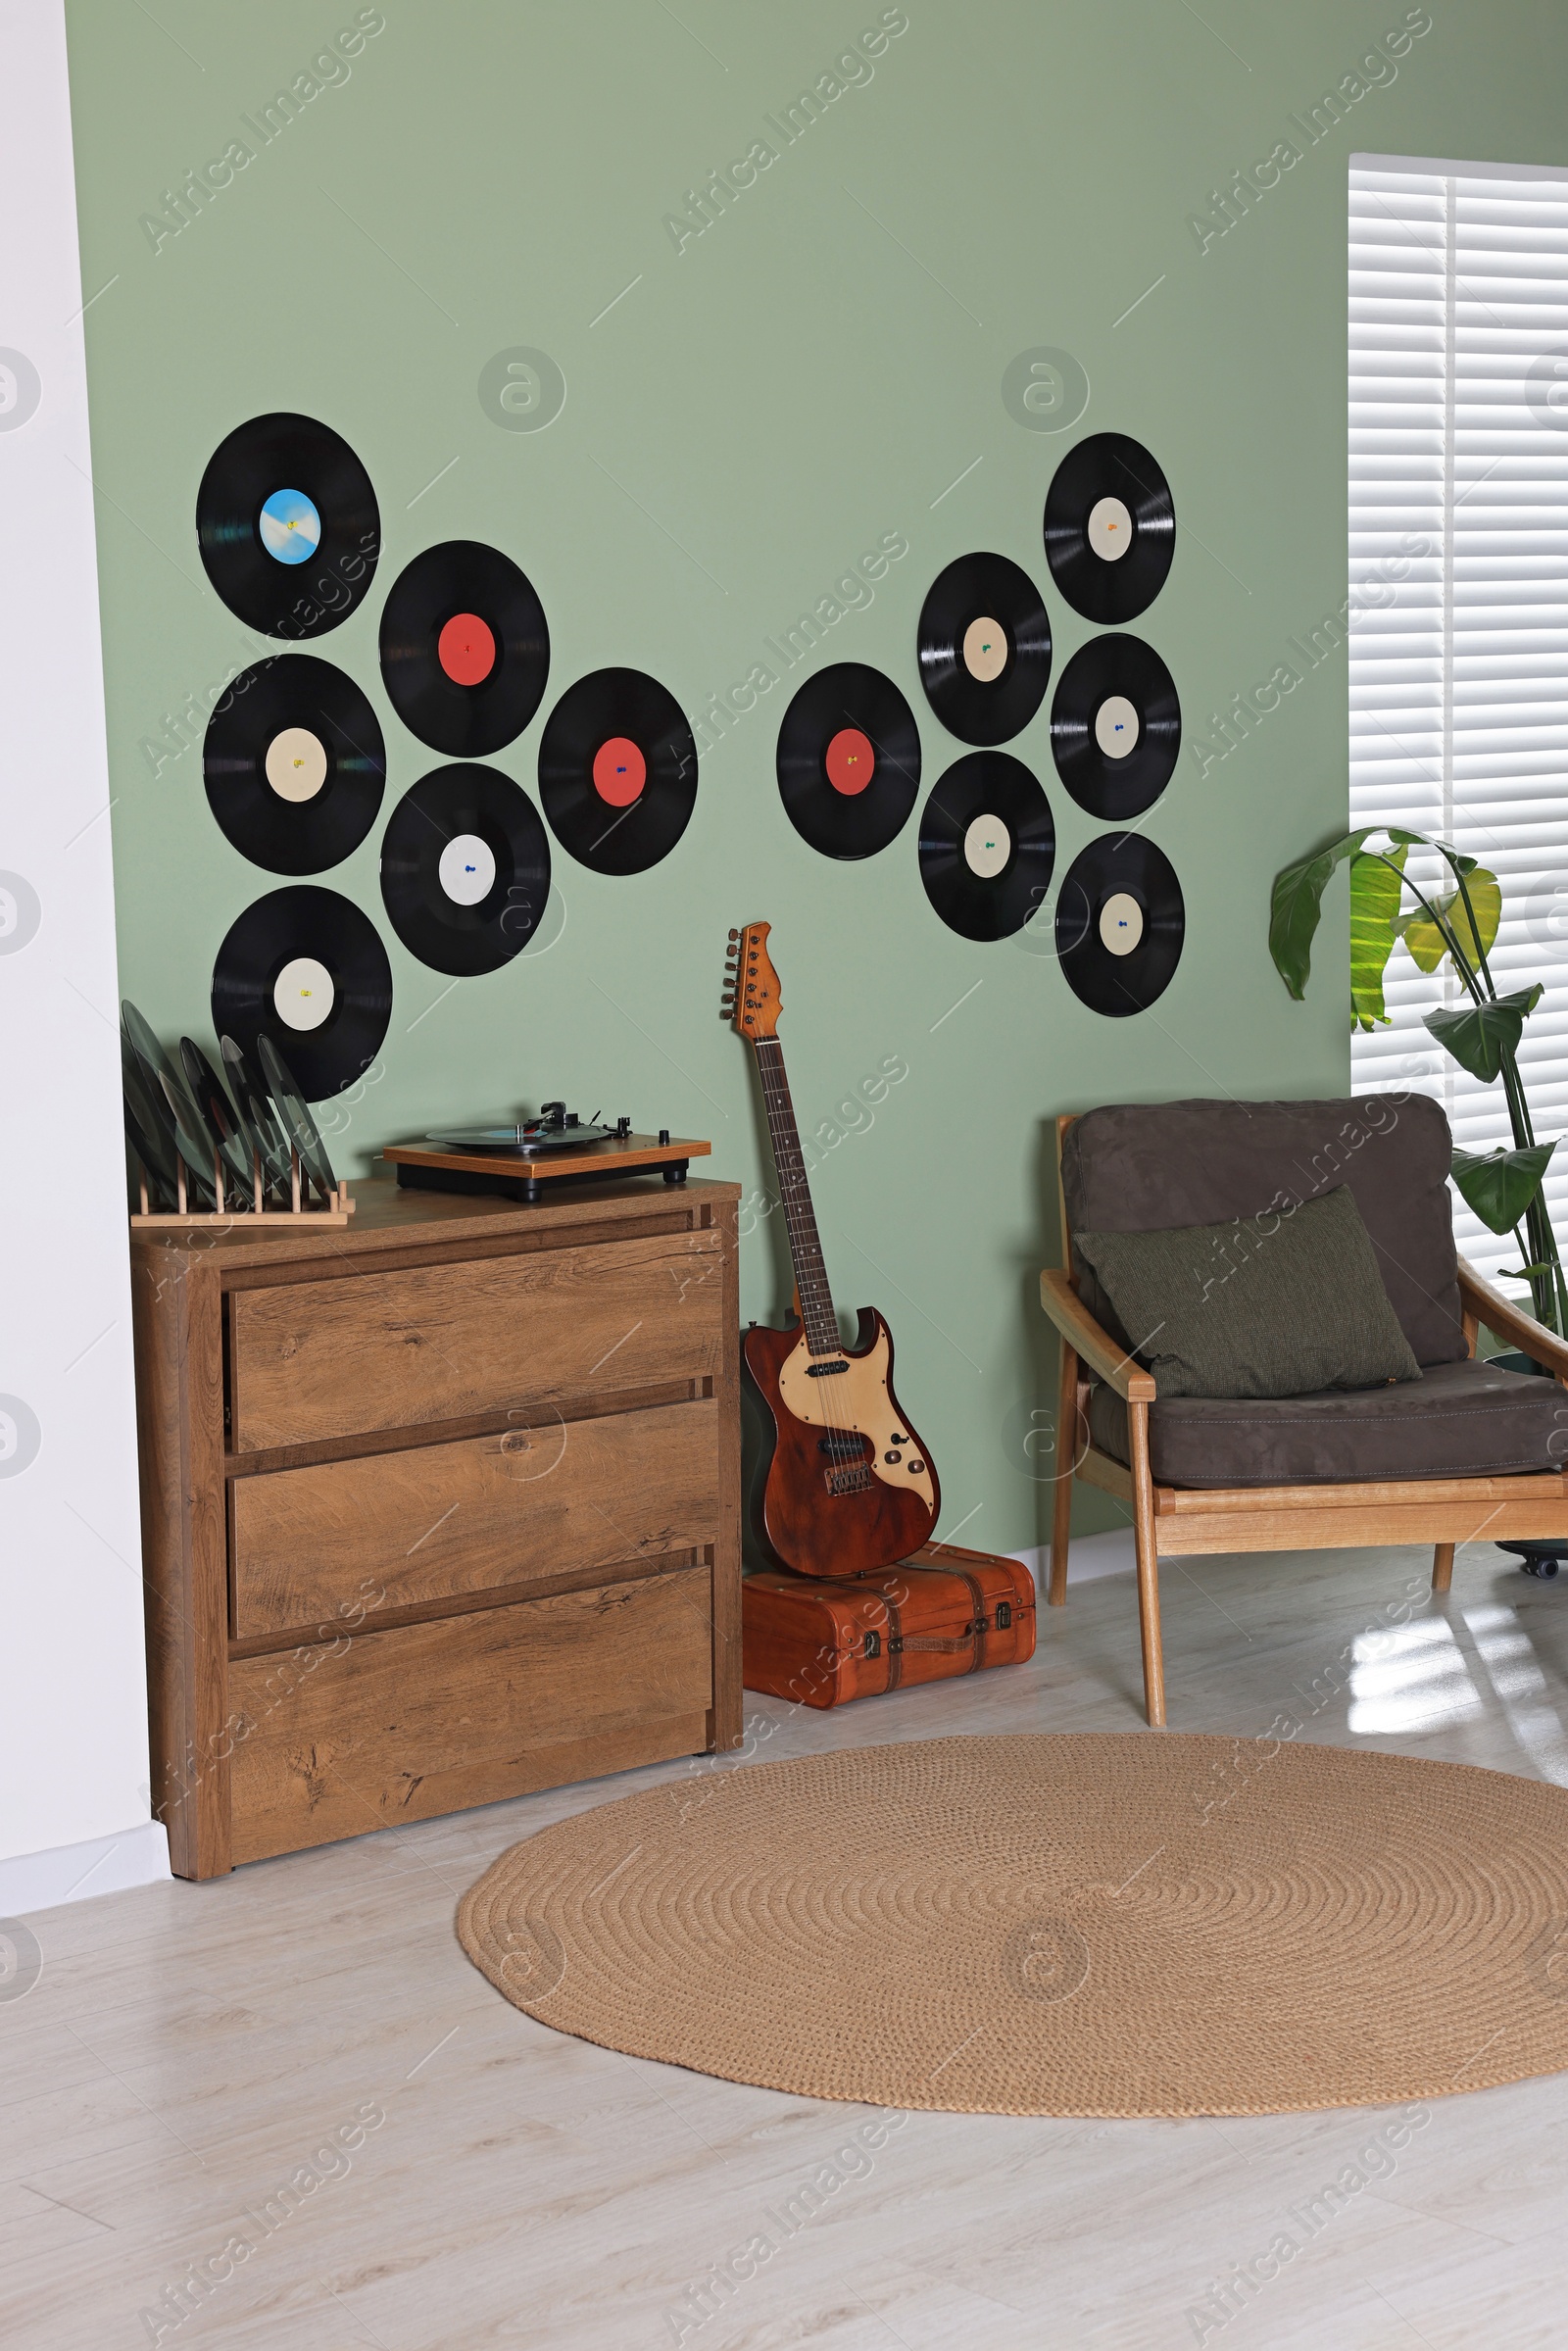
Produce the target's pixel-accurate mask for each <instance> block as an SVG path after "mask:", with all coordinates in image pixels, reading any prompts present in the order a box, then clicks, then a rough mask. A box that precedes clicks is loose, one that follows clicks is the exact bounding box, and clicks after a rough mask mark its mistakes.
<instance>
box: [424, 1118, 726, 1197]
mask: <svg viewBox="0 0 1568 2351" xmlns="http://www.w3.org/2000/svg"><path fill="white" fill-rule="evenodd" d="M712 1148H713V1147H712V1145H711V1143H698V1142H695V1141H693V1140H692V1139H691V1138H690V1137H687V1136H679V1135H677V1136H673V1137H672V1136H670V1135H668V1134H660V1135H615V1136H612V1137H611V1138H610V1139H609V1140H608V1141H606V1142H604V1143H585V1144H584V1145H583V1146H582V1147H581V1149H580V1150H577V1151H573V1150H571V1149H570V1148H569V1147H566V1146H563V1147H562V1148H560V1149H559V1150H552V1151H536V1152H530V1153H528V1154H526V1155H525V1154H524V1153H523V1152H521V1151H459V1150H455V1149H447V1148H445V1147H443V1146H441V1145H439V1144H437V1145H431V1144H426V1143H389V1144H388V1145H387V1148H386V1150H385V1151H383V1152H382V1154H381V1156H382V1157H383V1158H384V1159H385V1160H386V1162H387V1164H388V1166H390V1167H395V1168H396V1169H397V1171H398V1182H399V1183H400V1184H401V1185H402V1186H403V1187H404V1189H405V1190H406V1191H414V1192H469V1193H480V1194H489V1195H490V1196H491V1198H493V1199H497V1200H523V1201H526V1202H528V1203H529V1204H532V1203H533V1202H534V1201H536V1200H543V1198H544V1195H545V1188H546V1186H547V1185H550V1184H556V1183H561V1182H563V1181H565V1180H570V1181H574V1182H576V1183H579V1184H580V1183H582V1182H584V1181H586V1180H596V1181H597V1180H600V1179H603V1178H605V1177H611V1176H632V1175H653V1174H654V1173H655V1172H656V1170H658V1171H662V1174H663V1178H664V1181H665V1183H666V1184H684V1183H685V1181H686V1170H687V1167H688V1165H689V1164H690V1162H691V1161H692V1160H693V1159H706V1158H708V1157H709V1156H710V1154H711V1151H712Z"/></svg>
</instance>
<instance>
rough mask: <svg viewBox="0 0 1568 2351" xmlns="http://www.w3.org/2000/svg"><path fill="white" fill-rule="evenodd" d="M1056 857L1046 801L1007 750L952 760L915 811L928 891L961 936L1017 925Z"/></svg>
mask: <svg viewBox="0 0 1568 2351" xmlns="http://www.w3.org/2000/svg"><path fill="white" fill-rule="evenodd" d="M1055 861H1056V828H1055V826H1054V823H1053V822H1052V816H1051V803H1050V802H1049V801H1048V800H1047V798H1046V796H1045V794H1044V792H1043V791H1042V790H1041V788H1040V786H1039V784H1038V783H1037V782H1036V781H1035V778H1034V777H1033V776H1032V775H1031V774H1030V772H1029V770H1028V768H1027V767H1026V766H1025V765H1024V763H1023V761H1022V760H1021V759H1014V758H1013V757H1012V755H1011V753H1010V752H1005V751H972V752H970V754H969V756H968V758H967V759H957V760H956V761H955V762H954V764H953V765H952V766H951V767H950V768H949V769H948V772H947V774H946V775H945V776H944V777H943V778H942V781H941V782H940V783H939V784H938V785H937V787H936V789H935V790H934V791H933V792H932V794H931V797H930V798H929V800H928V801H927V802H926V804H925V807H924V808H922V809H921V811H920V879H921V881H922V882H924V884H925V894H926V896H927V898H929V900H930V901H931V904H932V905H933V906H935V908H936V910H937V912H938V913H939V914H940V915H941V917H942V919H943V921H944V922H945V923H947V924H948V926H949V928H950V929H952V930H956V931H957V932H958V933H959V934H960V936H961V937H963V938H965V939H1005V938H1008V937H1010V936H1011V934H1012V933H1013V932H1014V931H1021V930H1022V928H1023V926H1024V924H1025V923H1026V922H1027V921H1028V920H1029V917H1030V915H1031V914H1033V913H1034V912H1035V910H1036V908H1037V907H1038V906H1040V904H1041V902H1042V900H1043V899H1044V898H1045V895H1046V892H1047V891H1048V890H1049V889H1050V887H1051V870H1052V867H1053V866H1054V863H1055Z"/></svg>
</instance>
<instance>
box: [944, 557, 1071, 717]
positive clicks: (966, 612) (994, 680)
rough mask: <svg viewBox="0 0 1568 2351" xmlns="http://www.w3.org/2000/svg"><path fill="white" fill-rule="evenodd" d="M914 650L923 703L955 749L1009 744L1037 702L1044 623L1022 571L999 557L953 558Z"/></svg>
mask: <svg viewBox="0 0 1568 2351" xmlns="http://www.w3.org/2000/svg"><path fill="white" fill-rule="evenodd" d="M915 643H916V650H917V652H918V655H919V660H920V683H921V684H922V685H923V686H924V688H925V691H926V698H927V700H928V701H929V703H930V705H931V708H932V709H933V710H935V712H936V714H937V716H938V717H939V718H940V719H941V721H942V723H943V725H944V726H945V727H946V728H947V729H948V731H949V733H950V734H954V735H956V736H957V737H958V739H959V741H960V742H962V743H1006V742H1008V741H1010V740H1011V738H1012V737H1013V736H1014V735H1016V734H1018V733H1019V732H1020V731H1021V730H1022V729H1023V728H1024V727H1026V726H1027V725H1028V723H1029V721H1030V719H1031V718H1032V717H1033V716H1034V714H1035V712H1036V710H1039V708H1040V705H1041V703H1042V702H1043V701H1044V700H1045V694H1046V683H1047V680H1048V679H1049V678H1050V676H1051V622H1050V620H1049V619H1048V618H1047V616H1046V608H1045V606H1044V605H1043V604H1042V603H1041V601H1040V591H1039V589H1038V588H1037V587H1036V586H1035V583H1034V581H1033V580H1032V579H1031V578H1030V577H1029V574H1028V572H1027V571H1023V570H1020V569H1019V567H1018V565H1017V564H1016V563H1010V562H1009V561H1008V559H1007V558H1006V557H1005V555H960V556H959V557H958V559H957V561H956V563H950V564H949V565H948V567H947V569H946V570H945V571H941V572H939V573H938V574H937V577H936V578H935V579H934V580H933V581H932V583H931V586H930V588H929V590H928V591H927V594H926V600H925V603H924V604H923V605H922V606H921V608H920V624H919V628H918V630H917V632H916V639H915Z"/></svg>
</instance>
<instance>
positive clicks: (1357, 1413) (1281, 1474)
mask: <svg viewBox="0 0 1568 2351" xmlns="http://www.w3.org/2000/svg"><path fill="white" fill-rule="evenodd" d="M1089 1429H1090V1435H1091V1437H1092V1438H1093V1440H1094V1443H1095V1445H1096V1446H1097V1448H1098V1449H1099V1450H1100V1451H1101V1452H1104V1453H1109V1454H1111V1455H1112V1456H1113V1457H1114V1458H1115V1459H1116V1460H1118V1461H1126V1460H1127V1459H1128V1458H1129V1454H1128V1447H1127V1407H1126V1405H1125V1404H1124V1403H1123V1402H1122V1399H1121V1397H1120V1396H1117V1395H1116V1393H1115V1392H1114V1390H1113V1389H1109V1388H1106V1387H1105V1386H1103V1384H1100V1385H1097V1386H1096V1388H1095V1389H1094V1391H1093V1393H1092V1395H1091V1396H1090V1400H1089ZM1149 1452H1150V1462H1151V1466H1152V1470H1153V1474H1154V1478H1155V1480H1156V1482H1157V1483H1158V1484H1159V1485H1161V1486H1319V1485H1328V1486H1333V1485H1342V1484H1343V1485H1355V1484H1359V1483H1360V1482H1361V1481H1362V1480H1365V1479H1374V1478H1448V1477H1485V1476H1489V1475H1495V1474H1497V1473H1509V1472H1513V1471H1518V1470H1532V1469H1534V1470H1543V1469H1557V1470H1560V1469H1562V1468H1563V1467H1564V1466H1565V1463H1568V1393H1565V1392H1564V1391H1563V1390H1562V1389H1561V1388H1559V1387H1558V1385H1557V1383H1556V1381H1555V1380H1544V1379H1540V1378H1536V1377H1534V1376H1532V1375H1530V1374H1527V1373H1524V1372H1517V1371H1498V1370H1494V1369H1493V1367H1492V1365H1491V1364H1488V1363H1472V1362H1468V1361H1466V1362H1463V1363H1439V1364H1434V1365H1433V1366H1432V1367H1431V1368H1430V1369H1429V1370H1428V1371H1427V1373H1426V1376H1425V1377H1424V1378H1423V1379H1421V1380H1419V1381H1415V1380H1412V1381H1407V1382H1405V1383H1403V1384H1402V1385H1401V1386H1399V1387H1397V1388H1364V1389H1345V1388H1326V1389H1322V1390H1320V1391H1319V1392H1318V1394H1317V1395H1315V1396H1266V1397H1250V1396H1249V1397H1245V1398H1233V1397H1228V1396H1227V1397H1219V1396H1172V1397H1171V1398H1170V1399H1169V1400H1168V1401H1167V1402H1161V1401H1159V1400H1158V1399H1157V1398H1156V1400H1155V1401H1154V1402H1153V1403H1152V1404H1151V1406H1150V1407H1149Z"/></svg>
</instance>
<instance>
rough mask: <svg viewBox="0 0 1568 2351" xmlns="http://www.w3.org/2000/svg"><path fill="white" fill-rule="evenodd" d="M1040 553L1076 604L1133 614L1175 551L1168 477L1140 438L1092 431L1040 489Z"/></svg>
mask: <svg viewBox="0 0 1568 2351" xmlns="http://www.w3.org/2000/svg"><path fill="white" fill-rule="evenodd" d="M1045 528H1046V561H1047V563H1049V564H1050V565H1051V573H1052V577H1053V578H1054V581H1055V583H1056V585H1057V587H1058V588H1059V589H1060V590H1061V592H1062V594H1063V596H1065V597H1066V599H1067V602H1068V603H1069V604H1070V605H1071V606H1072V609H1073V611H1074V612H1082V614H1083V615H1084V618H1085V619H1086V620H1098V621H1100V622H1101V623H1102V625H1103V624H1105V623H1106V622H1112V623H1113V622H1115V621H1118V620H1136V619H1137V617H1138V615H1139V613H1140V612H1146V611H1147V610H1148V608H1149V606H1150V605H1152V603H1153V601H1154V598H1155V597H1156V596H1157V595H1158V594H1159V591H1160V589H1161V588H1162V587H1163V586H1164V585H1165V576H1166V573H1167V572H1168V571H1169V570H1170V565H1171V558H1172V556H1173V555H1174V554H1175V552H1176V509H1175V507H1174V506H1173V505H1172V503H1171V495H1170V484H1169V483H1168V482H1167V481H1166V479H1165V476H1164V474H1163V473H1161V471H1160V469H1159V467H1158V465H1155V463H1154V460H1153V459H1152V457H1151V456H1150V454H1149V451H1148V450H1147V449H1146V448H1145V447H1144V445H1143V443H1142V442H1141V441H1134V440H1130V439H1129V438H1128V436H1127V434H1126V433H1121V432H1099V433H1092V434H1091V435H1090V437H1089V439H1088V440H1087V441H1080V442H1079V444H1078V446H1077V448H1076V449H1070V450H1069V451H1068V452H1067V455H1066V456H1065V457H1064V458H1063V459H1062V461H1061V464H1060V465H1058V466H1057V467H1056V472H1055V478H1054V480H1053V482H1052V485H1051V488H1050V490H1049V491H1048V492H1047V494H1046V524H1045Z"/></svg>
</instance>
